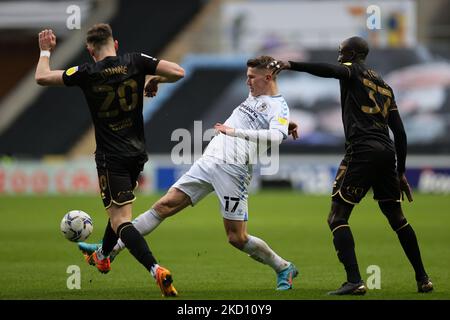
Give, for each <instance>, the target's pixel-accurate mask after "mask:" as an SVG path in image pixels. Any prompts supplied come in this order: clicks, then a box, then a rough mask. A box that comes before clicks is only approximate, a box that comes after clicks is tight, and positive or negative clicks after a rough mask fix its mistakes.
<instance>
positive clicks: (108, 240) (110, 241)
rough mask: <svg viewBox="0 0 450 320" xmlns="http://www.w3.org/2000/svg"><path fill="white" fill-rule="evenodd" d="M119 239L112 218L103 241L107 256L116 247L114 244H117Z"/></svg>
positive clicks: (103, 251) (104, 252)
mask: <svg viewBox="0 0 450 320" xmlns="http://www.w3.org/2000/svg"><path fill="white" fill-rule="evenodd" d="M117 240H119V237H118V236H117V234H116V233H115V232H114V230H113V229H112V227H111V220H108V224H107V225H106V228H105V234H104V235H103V242H102V253H103V255H104V256H105V257H107V256H109V254H110V253H111V251H112V250H113V249H114V246H115V245H116V244H117Z"/></svg>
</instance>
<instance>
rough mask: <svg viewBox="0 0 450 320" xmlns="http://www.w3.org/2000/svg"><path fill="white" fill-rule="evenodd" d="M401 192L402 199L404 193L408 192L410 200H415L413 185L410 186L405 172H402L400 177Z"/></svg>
mask: <svg viewBox="0 0 450 320" xmlns="http://www.w3.org/2000/svg"><path fill="white" fill-rule="evenodd" d="M399 179H400V193H401V195H402V200H404V195H403V193H405V194H406V197H407V198H408V201H409V202H412V201H413V197H412V191H411V187H410V186H409V183H408V180H406V177H405V174H402V175H401V176H400V177H399Z"/></svg>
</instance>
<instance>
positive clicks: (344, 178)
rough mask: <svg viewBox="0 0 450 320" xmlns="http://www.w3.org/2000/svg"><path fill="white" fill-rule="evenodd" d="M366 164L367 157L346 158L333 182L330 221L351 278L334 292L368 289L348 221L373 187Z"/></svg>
mask: <svg viewBox="0 0 450 320" xmlns="http://www.w3.org/2000/svg"><path fill="white" fill-rule="evenodd" d="M365 165H366V164H365V162H364V161H363V160H361V161H355V163H353V162H350V161H349V160H347V159H344V160H343V161H342V162H341V164H340V166H339V170H338V172H337V174H336V179H335V182H334V185H333V194H332V202H331V210H330V213H329V216H328V220H327V222H328V226H329V227H330V230H331V232H332V234H333V244H334V248H335V250H336V253H337V256H338V259H339V261H340V262H341V263H342V264H343V265H344V268H345V272H346V274H347V281H346V282H344V284H343V285H342V286H341V287H340V288H339V289H337V290H335V291H331V292H329V293H328V294H330V295H344V294H365V292H366V288H365V286H364V282H363V281H362V278H361V274H360V272H359V267H358V261H357V259H356V253H355V241H354V239H353V234H352V231H351V229H350V225H349V222H348V220H349V218H350V214H351V212H352V210H353V207H354V205H355V204H357V203H359V201H360V200H361V199H362V198H363V197H364V195H365V194H366V192H367V190H368V189H369V187H368V183H367V182H366V181H365V180H366V178H365V177H364V176H363V172H364V169H363V168H364V166H365Z"/></svg>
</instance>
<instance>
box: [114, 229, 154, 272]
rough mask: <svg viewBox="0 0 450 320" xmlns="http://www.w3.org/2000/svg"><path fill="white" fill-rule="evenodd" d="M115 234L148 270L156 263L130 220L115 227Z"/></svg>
mask: <svg viewBox="0 0 450 320" xmlns="http://www.w3.org/2000/svg"><path fill="white" fill-rule="evenodd" d="M117 235H118V236H119V237H120V239H121V240H122V241H123V243H124V244H125V246H126V247H127V248H128V250H129V251H130V252H131V254H132V255H133V256H134V257H135V258H136V260H138V261H139V262H140V263H141V264H142V265H143V266H144V267H145V268H146V269H147V270H148V271H149V272H151V268H152V267H153V266H154V265H155V264H156V263H157V262H156V259H155V258H154V257H153V254H152V253H151V251H150V249H149V247H148V245H147V242H146V241H145V239H144V237H142V235H141V234H140V233H139V231H137V230H136V228H135V227H134V226H133V224H132V223H131V222H125V223H122V224H121V225H120V226H119V227H118V228H117Z"/></svg>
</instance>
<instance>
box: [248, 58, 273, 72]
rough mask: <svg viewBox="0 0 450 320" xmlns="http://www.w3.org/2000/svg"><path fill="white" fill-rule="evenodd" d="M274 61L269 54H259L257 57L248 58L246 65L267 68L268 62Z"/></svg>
mask: <svg viewBox="0 0 450 320" xmlns="http://www.w3.org/2000/svg"><path fill="white" fill-rule="evenodd" d="M273 61H275V58H273V57H271V56H259V57H257V58H253V59H248V61H247V67H249V68H256V69H268V67H269V64H270V63H271V62H273Z"/></svg>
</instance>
